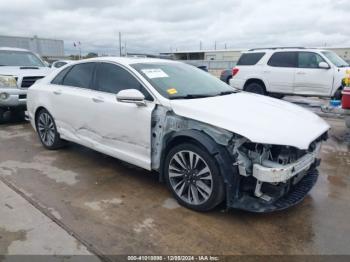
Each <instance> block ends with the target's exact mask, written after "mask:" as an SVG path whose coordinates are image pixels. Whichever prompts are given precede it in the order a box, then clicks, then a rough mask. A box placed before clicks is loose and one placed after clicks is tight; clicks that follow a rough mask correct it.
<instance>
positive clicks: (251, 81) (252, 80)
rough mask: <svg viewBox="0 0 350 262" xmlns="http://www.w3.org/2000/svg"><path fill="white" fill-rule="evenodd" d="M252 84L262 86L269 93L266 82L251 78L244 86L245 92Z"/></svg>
mask: <svg viewBox="0 0 350 262" xmlns="http://www.w3.org/2000/svg"><path fill="white" fill-rule="evenodd" d="M252 83H258V84H260V85H262V86H263V88H264V89H265V92H267V90H266V84H265V82H264V80H262V79H260V78H249V79H248V80H247V81H246V82H245V83H244V86H243V90H245V89H246V87H247V86H248V85H250V84H252Z"/></svg>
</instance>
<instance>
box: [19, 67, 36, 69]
mask: <svg viewBox="0 0 350 262" xmlns="http://www.w3.org/2000/svg"><path fill="white" fill-rule="evenodd" d="M19 69H39V67H37V66H21V67H20V68H19Z"/></svg>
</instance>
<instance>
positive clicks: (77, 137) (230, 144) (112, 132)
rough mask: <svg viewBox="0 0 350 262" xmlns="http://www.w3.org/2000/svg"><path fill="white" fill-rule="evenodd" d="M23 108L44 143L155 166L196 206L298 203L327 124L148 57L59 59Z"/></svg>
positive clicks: (313, 172)
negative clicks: (68, 61)
mask: <svg viewBox="0 0 350 262" xmlns="http://www.w3.org/2000/svg"><path fill="white" fill-rule="evenodd" d="M28 113H29V118H30V121H31V124H32V126H33V128H34V129H35V130H36V131H37V132H38V135H39V139H40V140H41V142H42V144H43V145H44V147H46V148H47V149H57V148H60V147H61V146H63V145H64V144H65V143H66V141H72V142H75V143H78V144H81V145H84V146H86V147H89V148H92V149H94V150H97V151H99V152H102V153H105V154H107V155H110V156H113V157H115V158H118V159H121V160H123V161H126V162H128V163H131V164H134V165H136V166H139V167H142V168H144V169H147V170H155V171H158V172H159V178H160V180H161V181H166V183H167V185H168V186H169V188H170V190H171V191H172V193H173V195H174V197H175V198H176V199H177V200H178V202H179V203H181V204H182V205H184V206H186V207H188V208H191V209H194V210H198V211H207V210H210V209H213V208H214V207H216V206H217V205H219V204H220V203H222V202H223V201H225V203H226V206H227V207H229V208H239V209H244V210H249V211H253V212H269V211H275V210H281V209H285V208H288V207H290V206H292V205H295V204H297V203H299V202H300V201H301V200H303V199H304V197H305V196H306V194H307V193H308V192H309V191H310V190H311V188H312V187H313V185H314V184H315V182H316V180H317V177H318V172H317V169H316V167H317V165H318V163H319V159H318V152H319V149H320V144H321V142H322V141H323V140H325V139H327V132H328V129H329V126H328V125H327V124H326V123H325V122H324V121H323V120H322V119H320V118H319V117H318V116H316V115H315V114H313V113H311V112H309V111H307V110H305V109H302V108H301V107H298V106H296V105H293V104H290V103H287V102H283V101H279V100H276V99H273V98H269V97H264V96H260V95H256V94H251V93H246V92H241V91H238V90H236V89H233V88H232V87H230V86H229V85H227V84H225V83H223V82H221V81H220V80H219V79H217V78H215V77H213V76H211V75H210V74H208V73H206V72H203V71H202V70H200V69H198V68H195V67H193V66H190V65H186V64H183V63H180V62H175V61H167V60H158V59H138V58H112V57H108V58H93V59H88V60H84V61H79V62H76V63H73V64H69V65H66V66H64V67H62V68H60V69H58V70H57V72H55V73H53V74H51V75H49V76H48V77H46V78H45V79H43V80H42V81H40V82H39V83H37V84H35V85H34V86H32V87H31V88H30V89H29V93H28ZM140 201H142V199H140Z"/></svg>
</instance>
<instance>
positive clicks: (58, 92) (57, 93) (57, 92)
mask: <svg viewBox="0 0 350 262" xmlns="http://www.w3.org/2000/svg"><path fill="white" fill-rule="evenodd" d="M53 93H54V94H55V95H60V94H62V91H61V90H57V91H53Z"/></svg>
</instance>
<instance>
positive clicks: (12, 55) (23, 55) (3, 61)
mask: <svg viewBox="0 0 350 262" xmlns="http://www.w3.org/2000/svg"><path fill="white" fill-rule="evenodd" d="M0 66H34V67H46V65H45V64H44V63H43V61H41V60H40V59H39V58H38V57H37V56H36V55H34V54H33V53H31V52H23V51H7V50H1V51H0Z"/></svg>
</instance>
